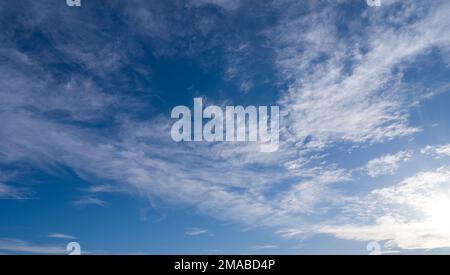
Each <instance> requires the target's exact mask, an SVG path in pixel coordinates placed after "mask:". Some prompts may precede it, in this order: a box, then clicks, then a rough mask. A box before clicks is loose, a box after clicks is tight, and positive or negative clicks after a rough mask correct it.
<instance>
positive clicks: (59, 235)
mask: <svg viewBox="0 0 450 275" xmlns="http://www.w3.org/2000/svg"><path fill="white" fill-rule="evenodd" d="M48 236H49V237H50V238H55V239H66V240H75V239H76V238H75V237H74V236H70V235H67V234H63V233H50V234H49V235H48Z"/></svg>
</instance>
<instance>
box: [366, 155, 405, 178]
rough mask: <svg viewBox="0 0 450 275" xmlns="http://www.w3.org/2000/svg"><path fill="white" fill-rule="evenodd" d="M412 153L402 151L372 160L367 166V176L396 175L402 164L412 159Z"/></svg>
mask: <svg viewBox="0 0 450 275" xmlns="http://www.w3.org/2000/svg"><path fill="white" fill-rule="evenodd" d="M411 157H412V152H411V151H401V152H399V153H397V154H394V155H384V156H382V157H379V158H376V159H373V160H370V161H369V162H368V163H367V165H366V168H365V169H366V171H367V174H368V175H369V176H370V177H373V178H375V177H378V176H382V175H394V174H395V172H396V171H397V170H398V169H399V168H400V166H401V164H402V163H404V162H407V161H409V160H410V159H411Z"/></svg>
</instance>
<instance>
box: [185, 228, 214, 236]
mask: <svg viewBox="0 0 450 275" xmlns="http://www.w3.org/2000/svg"><path fill="white" fill-rule="evenodd" d="M185 233H186V235H188V236H200V235H211V233H210V232H209V231H208V230H206V229H203V228H199V227H192V228H189V229H187V230H186V232H185Z"/></svg>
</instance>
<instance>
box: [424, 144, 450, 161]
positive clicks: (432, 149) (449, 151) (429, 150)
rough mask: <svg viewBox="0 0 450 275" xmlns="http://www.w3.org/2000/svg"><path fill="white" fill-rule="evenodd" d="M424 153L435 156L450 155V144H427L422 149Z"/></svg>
mask: <svg viewBox="0 0 450 275" xmlns="http://www.w3.org/2000/svg"><path fill="white" fill-rule="evenodd" d="M420 152H421V153H422V154H425V155H430V156H432V157H435V158H442V157H448V156H450V144H445V145H435V146H431V145H427V146H426V147H425V148H423V149H422V150H421V151H420Z"/></svg>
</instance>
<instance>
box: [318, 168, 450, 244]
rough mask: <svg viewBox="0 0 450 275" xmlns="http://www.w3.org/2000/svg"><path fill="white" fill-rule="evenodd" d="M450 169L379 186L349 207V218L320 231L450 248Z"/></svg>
mask: <svg viewBox="0 0 450 275" xmlns="http://www.w3.org/2000/svg"><path fill="white" fill-rule="evenodd" d="M449 207H450V169H449V168H445V167H443V168H439V169H438V170H436V171H431V172H421V173H418V174H417V175H415V176H413V177H410V178H407V179H405V180H403V181H402V182H400V183H398V184H396V185H393V186H391V187H386V188H381V189H375V190H373V191H372V192H370V193H369V194H368V195H367V196H364V197H360V198H359V199H358V201H357V202H355V203H353V204H349V205H347V206H346V208H347V213H346V215H347V217H348V220H345V221H340V222H339V221H338V222H337V223H338V224H333V223H329V224H327V225H323V226H319V227H318V228H317V230H318V231H320V232H323V233H329V234H333V235H335V236H336V237H338V238H342V239H349V240H357V241H390V242H391V243H392V244H395V245H396V246H398V247H399V248H401V249H431V248H444V247H450V219H449V218H448V214H447V212H448V209H449Z"/></svg>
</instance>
